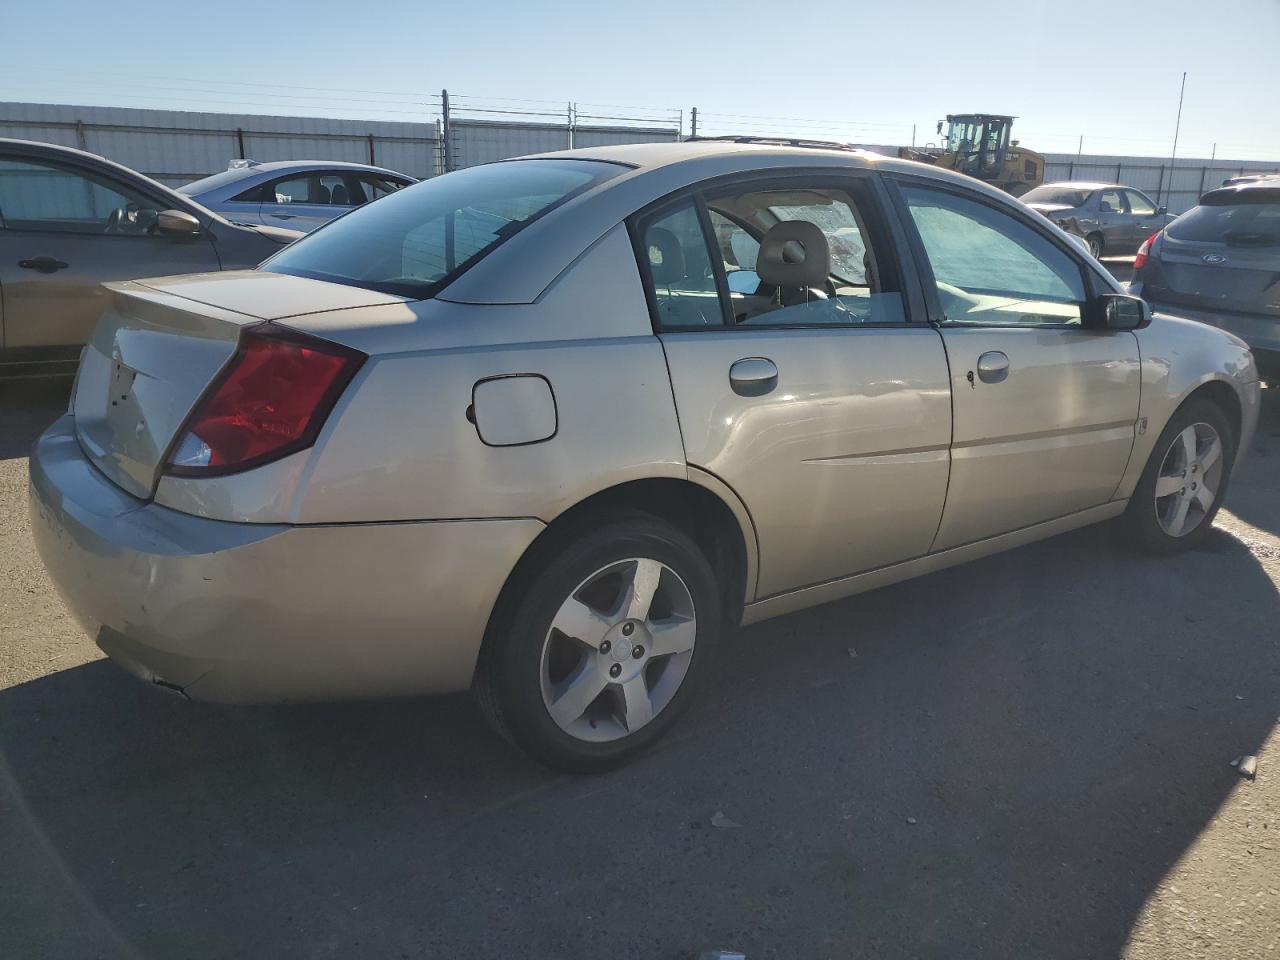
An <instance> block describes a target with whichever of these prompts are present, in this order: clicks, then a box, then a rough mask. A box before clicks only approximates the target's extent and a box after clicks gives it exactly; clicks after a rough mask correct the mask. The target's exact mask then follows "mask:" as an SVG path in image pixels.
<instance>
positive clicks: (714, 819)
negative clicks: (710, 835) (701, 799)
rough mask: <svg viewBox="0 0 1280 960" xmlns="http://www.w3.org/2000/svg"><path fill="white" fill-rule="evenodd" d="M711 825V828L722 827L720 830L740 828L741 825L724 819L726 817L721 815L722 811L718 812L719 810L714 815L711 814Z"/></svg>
mask: <svg viewBox="0 0 1280 960" xmlns="http://www.w3.org/2000/svg"><path fill="white" fill-rule="evenodd" d="M711 825H712V826H713V827H722V828H725V829H728V828H730V827H740V826H742V824H740V823H735V822H734V821H732V820H730V819H729V818H728V817H726V816H725V815H724V813H723V812H722V811H720V810H717V811H716V812H715V813H713V814H712V815H711Z"/></svg>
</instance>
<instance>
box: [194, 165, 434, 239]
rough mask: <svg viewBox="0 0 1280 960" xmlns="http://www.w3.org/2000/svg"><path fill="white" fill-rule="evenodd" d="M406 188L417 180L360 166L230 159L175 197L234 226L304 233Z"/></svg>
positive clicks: (375, 168)
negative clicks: (192, 202) (187, 199)
mask: <svg viewBox="0 0 1280 960" xmlns="http://www.w3.org/2000/svg"><path fill="white" fill-rule="evenodd" d="M411 183H417V181H416V180H414V178H413V177H409V176H406V175H405V174H403V173H396V172H395V171H394V170H386V169H384V168H382V167H370V166H367V165H365V164H362V163H342V162H339V161H333V160H283V161H277V162H274V163H258V162H257V161H256V160H232V161H231V164H230V166H228V167H227V169H226V170H224V171H223V172H222V173H215V174H214V175H213V176H211V177H205V178H203V179H201V180H196V181H195V182H193V183H188V184H187V185H186V186H183V187H179V188H178V192H179V193H183V194H186V195H187V196H189V197H191V198H192V199H193V200H195V201H197V202H198V203H200V204H202V205H204V206H206V207H208V208H209V209H210V210H214V211H216V212H218V213H220V214H222V215H223V216H224V217H226V218H227V219H228V220H232V221H234V222H236V223H247V224H253V225H258V224H264V225H266V226H271V227H288V228H289V229H291V230H301V231H303V232H304V233H305V232H309V231H311V230H314V229H315V228H316V227H318V226H320V225H321V224H322V223H328V222H329V221H330V220H332V219H333V218H334V217H339V216H341V215H342V214H344V213H346V212H347V211H348V210H350V209H351V208H352V207H358V206H360V205H361V204H365V203H368V202H369V201H371V200H377V199H378V198H379V197H384V196H386V195H387V194H389V193H395V192H396V191H397V190H399V189H400V188H401V187H407V186H409V184H411Z"/></svg>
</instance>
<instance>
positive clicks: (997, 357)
mask: <svg viewBox="0 0 1280 960" xmlns="http://www.w3.org/2000/svg"><path fill="white" fill-rule="evenodd" d="M1008 376H1009V358H1008V357H1007V356H1005V355H1004V354H1003V353H1001V352H1000V351H999V350H988V351H987V352H986V353H984V354H983V355H982V356H980V357H979V358H978V379H979V380H981V381H982V382H983V383H1001V382H1003V381H1004V379H1005V378H1006V377H1008Z"/></svg>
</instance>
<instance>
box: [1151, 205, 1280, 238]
mask: <svg viewBox="0 0 1280 960" xmlns="http://www.w3.org/2000/svg"><path fill="white" fill-rule="evenodd" d="M1165 233H1167V234H1168V235H1169V236H1170V237H1171V238H1173V239H1174V240H1193V241H1200V242H1203V243H1225V244H1226V245H1227V246H1231V247H1274V246H1280V194H1277V195H1276V196H1274V197H1273V198H1272V201H1271V202H1270V203H1230V204H1216V203H1215V204H1201V205H1200V206H1198V207H1194V208H1192V209H1191V210H1188V211H1187V212H1186V213H1184V214H1183V215H1182V216H1180V217H1179V218H1178V219H1177V220H1175V221H1173V223H1171V224H1169V226H1168V227H1166V228H1165Z"/></svg>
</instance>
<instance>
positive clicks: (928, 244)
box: [902, 186, 1085, 326]
mask: <svg viewBox="0 0 1280 960" xmlns="http://www.w3.org/2000/svg"><path fill="white" fill-rule="evenodd" d="M902 193H903V196H904V197H905V199H906V201H907V209H908V210H909V211H910V213H911V218H912V220H913V221H914V222H915V226H916V229H917V231H919V234H920V241H921V243H922V244H923V246H924V249H925V253H926V255H927V256H928V258H929V264H930V266H931V267H932V268H933V276H934V280H935V282H936V284H937V288H938V300H939V303H940V305H941V307H942V311H943V314H944V315H945V317H946V320H947V321H948V322H950V323H977V324H984V325H1000V326H1005V325H1023V324H1041V325H1051V326H1058V325H1063V324H1067V325H1075V326H1078V325H1080V324H1081V322H1082V318H1083V313H1082V306H1083V303H1084V300H1085V290H1084V278H1083V276H1082V275H1081V273H1080V267H1079V265H1078V264H1077V263H1076V262H1075V261H1074V260H1072V259H1071V257H1069V256H1068V255H1067V254H1066V253H1064V252H1063V251H1062V250H1060V249H1059V248H1058V247H1057V246H1055V245H1054V244H1053V243H1051V242H1050V241H1049V240H1047V239H1046V238H1045V237H1043V236H1041V235H1040V234H1039V233H1038V232H1037V231H1035V230H1033V229H1032V228H1031V227H1029V226H1028V225H1027V224H1025V223H1022V222H1021V221H1019V220H1017V219H1016V218H1014V217H1012V216H1010V215H1009V214H1007V213H1004V212H1002V211H1000V210H997V209H995V208H994V207H989V206H987V205H986V204H984V203H979V202H978V201H976V200H969V199H967V198H965V197H961V196H958V195H956V194H953V193H949V192H947V191H944V190H935V189H932V188H929V187H916V186H906V187H903V189H902Z"/></svg>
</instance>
